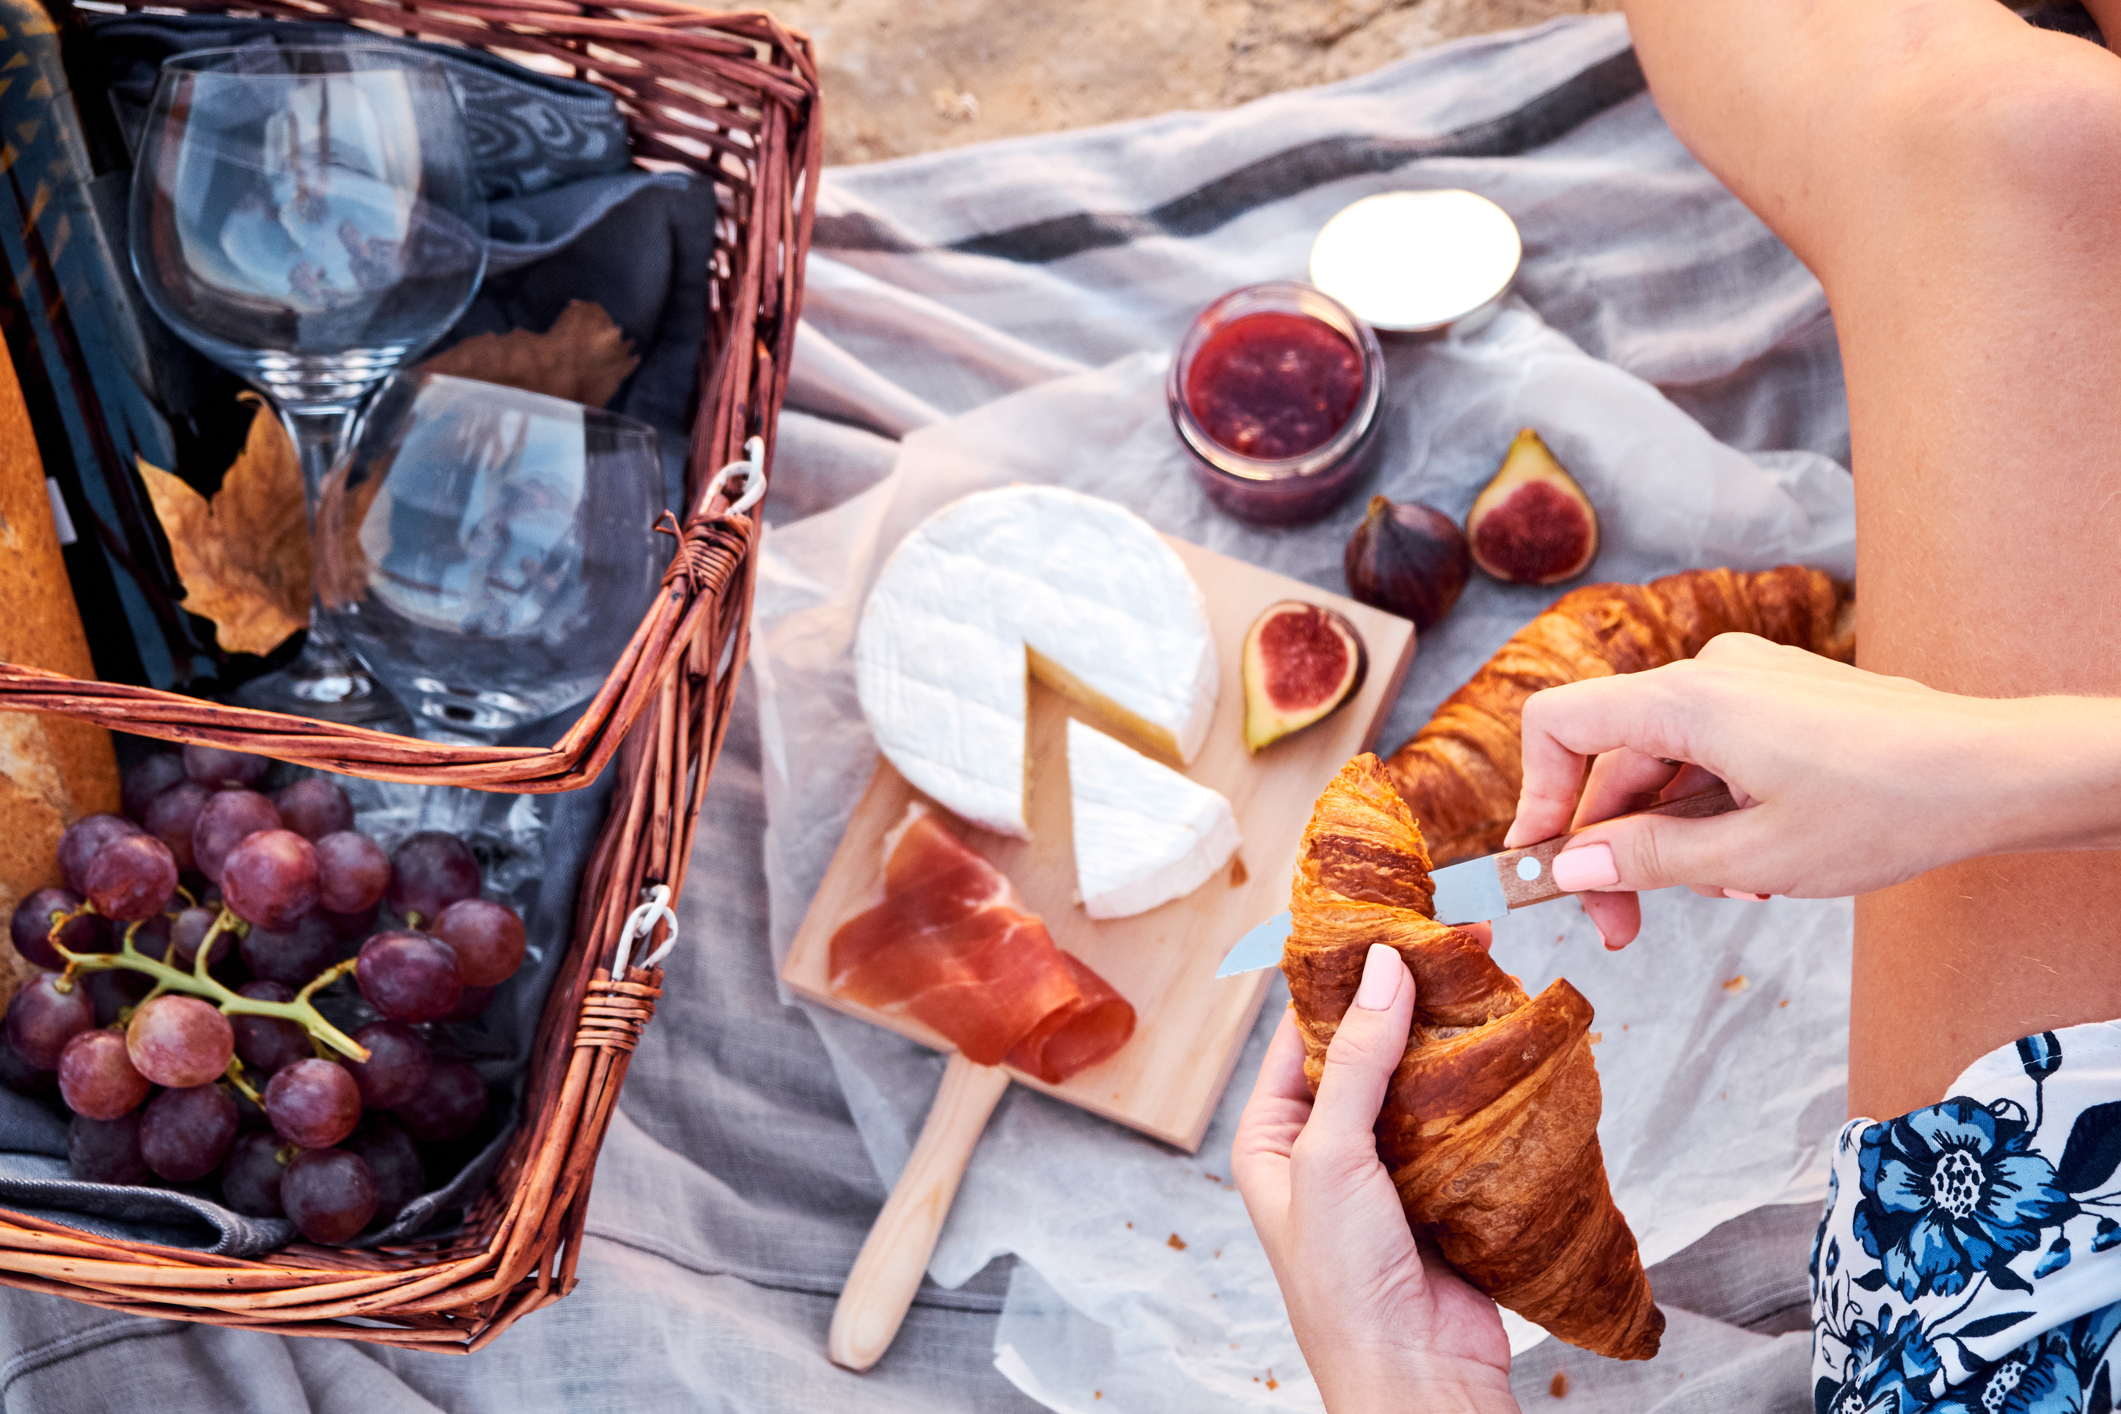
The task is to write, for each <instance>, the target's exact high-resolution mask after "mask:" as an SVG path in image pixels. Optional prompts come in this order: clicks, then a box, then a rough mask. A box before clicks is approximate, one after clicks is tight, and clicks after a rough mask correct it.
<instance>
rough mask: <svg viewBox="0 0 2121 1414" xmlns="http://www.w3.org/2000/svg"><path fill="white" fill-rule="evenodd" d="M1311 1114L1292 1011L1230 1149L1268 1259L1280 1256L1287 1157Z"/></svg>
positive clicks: (1285, 1209)
mask: <svg viewBox="0 0 2121 1414" xmlns="http://www.w3.org/2000/svg"><path fill="white" fill-rule="evenodd" d="M1310 1114H1311V1087H1310V1086H1308V1085H1307V1084H1305V1083H1304V1039H1303V1034H1302V1033H1301V1032H1299V1031H1298V1030H1297V1029H1296V1011H1295V1009H1294V1008H1293V1007H1292V1008H1288V1009H1285V1010H1284V1011H1283V1012H1282V1016H1281V1024H1280V1025H1279V1026H1277V1027H1275V1028H1274V1039H1273V1040H1272V1041H1270V1042H1268V1043H1267V1055H1266V1059H1265V1060H1263V1061H1261V1062H1260V1066H1259V1078H1258V1079H1257V1080H1255V1081H1254V1082H1253V1084H1252V1097H1251V1098H1250V1099H1249V1100H1247V1101H1246V1102H1245V1110H1244V1113H1243V1114H1242V1115H1240V1116H1239V1117H1238V1120H1237V1133H1236V1135H1235V1136H1234V1137H1233V1139H1232V1141H1231V1145H1230V1170H1231V1175H1232V1177H1234V1178H1235V1179H1236V1180H1237V1188H1238V1192H1239V1193H1240V1194H1242V1195H1243V1197H1244V1200H1245V1209H1246V1211H1247V1212H1249V1213H1250V1214H1251V1215H1252V1225H1253V1226H1254V1227H1255V1228H1257V1229H1259V1235H1260V1240H1261V1241H1262V1242H1263V1243H1264V1244H1265V1245H1266V1248H1267V1255H1268V1257H1269V1258H1270V1259H1278V1258H1279V1255H1280V1252H1281V1240H1282V1231H1283V1227H1284V1225H1285V1223H1286V1222H1287V1219H1288V1210H1289V1151H1290V1149H1291V1148H1292V1147H1293V1146H1294V1145H1295V1143H1296V1137H1297V1136H1298V1135H1299V1134H1301V1133H1303V1129H1304V1121H1305V1120H1306V1119H1308V1118H1309V1117H1310Z"/></svg>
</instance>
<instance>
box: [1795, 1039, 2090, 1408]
mask: <svg viewBox="0 0 2121 1414" xmlns="http://www.w3.org/2000/svg"><path fill="white" fill-rule="evenodd" d="M2117 1170H2121V1022H2095V1023H2092V1024H2090V1025H2085V1026H2073V1027H2070V1028H2069V1029H2067V1030H2064V1031H2048V1032H2042V1033H2041V1034H2039V1035H2037V1036H2029V1037H2027V1038H2026V1039H2024V1040H2022V1041H2019V1042H2017V1043H2015V1044H2014V1045H2010V1046H2005V1047H2002V1048H2000V1049H1998V1050H1996V1051H1993V1052H1991V1053H1990V1054H1988V1055H1986V1056H1983V1057H1982V1058H1981V1059H1980V1060H1978V1061H1976V1062H1974V1064H1973V1065H1971V1066H1969V1067H1968V1068H1967V1069H1966V1072H1965V1073H1964V1074H1962V1075H1961V1076H1960V1077H1959V1079H1958V1080H1957V1081H1956V1082H1955V1083H1954V1084H1953V1085H1952V1087H1951V1091H1950V1098H1949V1099H1947V1100H1945V1101H1944V1103H1943V1104H1940V1105H1932V1106H1930V1107H1929V1108H1928V1109H1922V1110H1917V1111H1915V1112H1914V1113H1912V1114H1907V1115H1902V1116H1901V1117H1900V1118H1898V1119H1895V1120H1887V1121H1883V1122H1881V1121H1877V1120H1867V1119H1857V1120H1851V1121H1849V1123H1848V1125H1847V1127H1845V1128H1844V1129H1843V1130H1842V1131H1841V1136H1840V1139H1839V1140H1838V1141H1837V1144H1836V1146H1835V1153H1834V1165H1833V1171H1832V1176H1831V1179H1830V1187H1829V1190H1828V1196H1827V1203H1826V1216H1825V1218H1824V1219H1823V1220H1822V1221H1821V1223H1820V1225H1819V1235H1818V1236H1817V1237H1816V1238H1815V1239H1814V1240H1813V1244H1812V1268H1811V1270H1812V1375H1813V1401H1814V1404H1815V1407H1816V1409H1817V1411H1818V1414H1917V1411H1920V1414H1947V1411H1949V1414H1959V1411H1966V1414H2111V1411H2112V1410H2113V1408H2114V1405H2115V1401H2116V1399H2117V1398H2121V1371H2116V1370H2114V1369H2113V1367H2112V1364H2111V1362H2110V1361H2109V1360H2108V1351H2109V1347H2110V1346H2112V1345H2113V1343H2114V1337H2115V1334H2116V1333H2117V1332H2121V1174H2117Z"/></svg>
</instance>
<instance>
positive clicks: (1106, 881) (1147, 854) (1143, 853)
mask: <svg viewBox="0 0 2121 1414" xmlns="http://www.w3.org/2000/svg"><path fill="white" fill-rule="evenodd" d="M1068 795H1069V799H1070V800H1071V802H1072V805H1073V809H1074V811H1075V831H1074V832H1075V879H1076V887H1077V889H1078V890H1079V891H1080V892H1081V894H1082V896H1083V911H1084V912H1085V913H1087V914H1089V915H1090V916H1091V917H1092V918H1127V917H1131V916H1132V915H1134V914H1137V913H1146V912H1148V911H1149V910H1150V909H1152V908H1154V907H1156V906H1157V905H1158V904H1160V903H1169V902H1170V901H1171V900H1172V899H1175V898H1184V897H1185V896H1186V895H1187V894H1190V893H1192V892H1193V891H1194V890H1195V889H1197V888H1199V887H1200V886H1201V885H1202V884H1204V883H1206V882H1207V881H1208V880H1209V879H1211V878H1213V877H1214V876H1215V875H1216V874H1217V873H1218V872H1219V871H1220V870H1221V869H1222V867H1223V866H1224V865H1226V864H1228V863H1229V862H1230V856H1231V855H1233V854H1235V853H1237V847H1238V845H1239V844H1241V843H1242V842H1243V841H1242V840H1241V839H1240V838H1239V836H1238V831H1237V816H1236V815H1235V814H1234V813H1232V811H1231V809H1230V802H1229V801H1228V800H1226V799H1224V798H1223V796H1222V794H1221V792H1219V791H1213V790H1210V789H1208V787H1206V786H1204V785H1200V784H1197V783H1196V782H1193V781H1189V780H1187V779H1186V778H1185V777H1184V776H1181V775H1180V774H1179V773H1178V772H1176V771H1174V770H1172V769H1171V768H1170V767H1169V766H1166V765H1164V764H1163V763H1162V762H1159V761H1152V760H1150V759H1149V758H1148V757H1146V756H1144V755H1142V754H1141V753H1140V752H1139V751H1135V750H1133V749H1132V748H1131V747H1128V746H1126V745H1124V744H1122V743H1120V742H1117V741H1114V740H1113V739H1112V738H1111V737H1109V736H1106V735H1105V734H1104V733H1103V732H1101V731H1099V730H1097V728H1095V727H1088V726H1084V725H1083V724H1082V723H1081V722H1078V721H1075V720H1074V719H1073V718H1070V719H1069V722H1068Z"/></svg>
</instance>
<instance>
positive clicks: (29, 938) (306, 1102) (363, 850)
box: [0, 746, 524, 1244]
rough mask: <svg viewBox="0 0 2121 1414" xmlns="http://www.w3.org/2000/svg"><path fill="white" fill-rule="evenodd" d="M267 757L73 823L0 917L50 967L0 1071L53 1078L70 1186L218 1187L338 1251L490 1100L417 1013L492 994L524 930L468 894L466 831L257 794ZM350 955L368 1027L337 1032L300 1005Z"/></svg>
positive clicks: (36, 984) (186, 757) (326, 797)
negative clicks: (50, 861) (37, 885)
mask: <svg viewBox="0 0 2121 1414" xmlns="http://www.w3.org/2000/svg"><path fill="white" fill-rule="evenodd" d="M270 764H271V763H270V762H268V761H267V760H266V759H265V758H264V757H260V756H250V755H245V754H243V753H240V752H234V751H226V750H222V749H219V748H216V747H206V746H187V747H186V748H184V751H183V754H182V755H181V756H179V755H176V754H174V753H169V754H162V755H155V756H150V757H148V758H147V759H146V760H145V761H143V762H142V763H141V764H140V765H138V766H136V767H134V768H133V769H132V770H131V771H129V772H128V773H127V774H126V776H125V781H124V808H125V812H126V813H125V815H122V816H120V815H91V816H88V817H87V818H85V819H82V820H80V821H78V822H76V823H75V824H74V825H73V826H72V827H71V828H69V829H68V830H67V831H66V834H65V835H64V837H62V839H61V840H60V842H59V867H60V872H61V873H62V874H63V875H64V877H65V879H66V885H65V887H63V888H49V889H41V890H39V891H38V892H36V893H34V894H31V895H30V896H29V897H28V898H26V899H24V900H23V901H22V903H21V905H20V906H19V907H17V908H16V910H15V914H14V918H13V920H12V924H11V936H12V939H13V941H14V946H15V950H16V952H18V953H19V954H21V956H22V957H24V958H25V959H27V960H28V961H29V962H31V963H32V964H34V965H36V966H37V967H40V968H44V969H48V970H46V971H44V972H41V973H40V974H39V975H38V976H37V978H36V979H35V980H34V981H32V982H30V983H28V984H27V985H25V986H24V987H22V989H21V990H20V991H18V992H17V993H16V994H15V997H14V1000H13V1001H12V1002H11V1003H10V1004H9V1006H8V1008H7V1016H6V1025H5V1037H4V1039H5V1045H4V1046H0V1082H5V1083H6V1084H8V1085H9V1086H10V1087H11V1088H13V1089H16V1090H20V1091H24V1092H26V1093H32V1094H35V1093H42V1092H48V1091H50V1090H52V1089H54V1088H56V1090H57V1092H58V1094H59V1097H60V1098H61V1099H62V1100H64V1101H65V1103H66V1105H67V1107H68V1108H69V1109H70V1110H72V1112H73V1120H72V1128H71V1130H70V1131H69V1135H68V1145H67V1147H68V1154H69V1157H70V1159H71V1162H72V1166H73V1170H74V1173H75V1175H76V1176H77V1177H80V1178H84V1179H89V1180H93V1181H98V1182H105V1183H143V1182H148V1181H151V1179H152V1178H159V1179H162V1180H164V1181H166V1182H169V1183H172V1184H182V1185H191V1184H197V1183H200V1182H202V1181H205V1180H208V1179H210V1178H217V1181H218V1185H219V1192H220V1197H221V1201H222V1202H224V1203H225V1204H227V1206H229V1207H230V1208H233V1209H235V1210H236V1211H237V1212H240V1213H246V1214H250V1215H252V1216H256V1217H280V1216H283V1215H284V1216H285V1217H287V1218H288V1219H290V1220H291V1221H292V1222H293V1223H294V1225H295V1227H296V1228H297V1229H298V1230H299V1231H300V1232H301V1233H302V1235H303V1236H305V1237H307V1238H309V1239H310V1240H311V1241H313V1242H320V1243H326V1244H335V1243H341V1242H345V1241H347V1240H349V1239H351V1238H353V1237H354V1236H356V1235H357V1234H359V1233H360V1232H361V1231H362V1230H363V1229H365V1228H368V1227H370V1226H371V1225H372V1224H375V1223H378V1222H388V1221H389V1220H390V1219H391V1218H392V1217H394V1216H395V1215H396V1214H397V1212H398V1210H399V1209H400V1208H402V1207H403V1206H404V1204H405V1203H406V1202H407V1201H409V1200H410V1199H412V1198H414V1197H416V1196H418V1195H419V1194H421V1193H423V1192H425V1191H427V1188H428V1179H429V1174H428V1171H427V1164H426V1161H425V1160H424V1159H423V1156H422V1146H423V1145H435V1144H441V1143H444V1142H446V1141H450V1140H454V1139H458V1138H460V1137H462V1136H464V1135H466V1134H468V1133H470V1132H471V1131H472V1130H473V1129H474V1128H475V1127H476V1126H477V1125H478V1124H479V1122H480V1120H481V1119H482V1117H483V1116H484V1115H485V1112H486V1108H487V1100H488V1097H487V1091H486V1083H485V1081H484V1080H483V1079H482V1078H481V1077H480V1075H479V1072H478V1071H477V1069H475V1068H474V1067H473V1066H472V1065H470V1064H469V1063H467V1062H464V1061H461V1060H450V1059H448V1058H447V1057H448V1055H449V1054H450V1050H449V1047H448V1044H447V1038H446V1035H445V1034H442V1033H438V1032H437V1031H436V1030H435V1027H436V1025H437V1024H438V1023H446V1022H454V1021H464V1020H468V1019H470V1018H471V1017H473V1016H476V1015H477V1014H478V1013H479V1012H480V1011H482V1010H483V1009H484V1008H485V1006H486V1004H487V1002H488V1000H489V999H491V997H492V996H493V993H494V990H495V988H497V987H498V986H499V985H500V984H501V983H502V982H503V981H505V980H506V979H507V978H508V977H509V976H510V975H511V974H513V973H514V972H515V970H516V968H517V967H518V966H519V965H520V964H521V963H522V961H523V954H524V930H523V923H522V920H521V919H520V918H519V917H517V915H516V913H515V911H514V910H512V909H510V908H509V907H507V906H506V905H505V904H501V903H497V902H494V901H492V900H488V899H482V898H481V897H480V896H479V893H480V886H481V877H480V870H479V862H478V859H477V857H476V856H475V855H474V854H473V852H472V850H471V847H470V846H469V845H468V844H466V843H465V842H464V840H462V839H461V838H459V837H457V836H456V835H451V834H444V833H441V832H438V831H423V832H421V833H419V834H415V835H413V836H411V837H410V838H408V839H406V840H404V841H403V842H402V843H400V844H399V845H398V846H397V848H396V849H395V850H393V851H391V852H390V853H388V854H386V853H385V852H384V850H383V849H382V847H381V846H380V845H378V844H377V843H376V842H375V841H374V840H373V839H370V838H369V837H368V836H367V835H365V834H362V833H360V832H359V831H357V830H355V829H354V828H353V823H354V810H353V805H352V802H351V801H350V800H349V799H348V797H347V794H346V792H345V791H344V790H343V789H341V788H340V787H339V786H338V785H337V784H335V783H334V782H332V781H330V780H327V779H325V778H323V777H321V776H309V777H304V778H303V779H301V780H298V781H296V782H295V783H294V784H292V785H289V786H287V787H286V788H285V789H283V790H280V791H278V792H277V793H276V794H274V795H271V796H267V795H265V794H263V793H261V792H259V791H258V790H256V789H254V787H256V786H257V785H259V784H260V783H261V782H262V781H263V779H264V777H265V774H266V771H267V770H268V768H269V766H270ZM127 939H129V940H130V943H131V947H132V949H133V951H134V953H136V954H138V955H139V956H138V957H137V958H136V957H134V956H131V955H128V954H125V953H124V952H123V951H122V949H123V946H124V943H125V942H126V940H127ZM209 940H211V941H209ZM202 947H204V948H205V949H206V957H205V960H204V962H203V963H201V962H200V960H199V951H200V949H201V948H202ZM62 949H63V950H64V951H63V952H62V951H61V950H62ZM348 952H351V953H352V957H351V958H347V957H345V956H344V955H345V954H347V953H348ZM69 955H72V957H71V959H70V958H69ZM139 958H145V959H150V960H152V961H151V963H150V964H149V965H147V966H141V965H139ZM154 964H160V965H159V966H156V965H154ZM349 970H350V971H351V972H352V975H353V978H354V981H355V983H356V984H357V986H358V988H359V991H360V996H361V998H362V1000H363V1001H365V1002H366V1004H367V1007H368V1008H370V1009H372V1011H373V1013H374V1014H375V1015H376V1017H377V1018H378V1019H375V1020H371V1021H368V1022H367V1024H365V1025H361V1026H358V1027H357V1028H356V1029H355V1030H353V1031H352V1033H351V1035H350V1037H349V1036H348V1035H346V1033H344V1032H341V1031H339V1030H338V1029H337V1028H336V1027H335V1026H333V1025H331V1024H330V1023H329V1022H327V1021H326V1020H325V1019H324V1017H323V1016H322V1014H321V1013H319V1012H318V1011H317V1010H316V1009H315V1007H314V1006H313V1005H311V1003H310V1001H309V995H310V994H311V993H313V992H315V991H317V990H318V989H319V988H320V986H330V985H332V984H333V983H335V982H336V981H337V980H338V978H339V977H340V976H341V975H343V974H344V973H346V972H348V971H349ZM348 1024H349V1025H351V1024H352V1023H351V1022H349V1023H348ZM326 1042H330V1044H329V1045H327V1044H325V1043H326ZM349 1044H350V1045H351V1047H352V1048H353V1049H358V1050H363V1051H365V1052H366V1053H367V1059H366V1060H364V1061H356V1060H354V1059H352V1058H351V1055H350V1054H345V1053H344V1052H347V1050H348V1046H349ZM334 1047H336V1048H337V1049H336V1050H335V1049H334ZM428 1152H429V1153H430V1154H432V1153H433V1152H434V1151H433V1150H431V1149H430V1150H429V1151H428Z"/></svg>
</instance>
